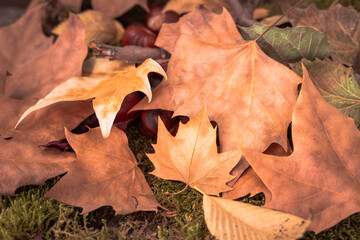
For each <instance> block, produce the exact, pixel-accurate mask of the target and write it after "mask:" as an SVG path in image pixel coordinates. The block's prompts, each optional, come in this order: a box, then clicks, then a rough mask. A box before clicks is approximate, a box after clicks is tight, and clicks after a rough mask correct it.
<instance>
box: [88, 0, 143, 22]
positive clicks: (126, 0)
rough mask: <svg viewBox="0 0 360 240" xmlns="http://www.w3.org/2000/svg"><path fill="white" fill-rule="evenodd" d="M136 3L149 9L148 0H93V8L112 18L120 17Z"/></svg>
mask: <svg viewBox="0 0 360 240" xmlns="http://www.w3.org/2000/svg"><path fill="white" fill-rule="evenodd" d="M136 5H139V6H140V7H142V8H143V9H145V10H146V11H149V8H148V6H147V0H91V6H92V8H93V9H95V10H97V11H100V12H102V13H103V14H105V15H107V16H109V17H112V18H117V17H120V16H121V15H123V14H124V13H125V12H127V11H129V10H130V9H131V8H133V7H135V6H136Z"/></svg>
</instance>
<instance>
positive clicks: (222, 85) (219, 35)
mask: <svg viewBox="0 0 360 240" xmlns="http://www.w3.org/2000/svg"><path fill="white" fill-rule="evenodd" d="M156 44H157V45H158V46H160V47H162V48H164V49H166V50H167V51H169V52H170V53H171V58H170V61H169V65H168V70H167V74H168V78H169V80H168V81H163V82H162V83H160V85H159V86H157V87H156V88H155V90H154V93H153V97H154V98H153V100H152V102H151V103H149V104H148V103H147V102H146V100H142V101H141V102H140V103H139V104H138V105H137V106H136V107H135V109H137V110H138V109H159V108H160V109H166V110H171V111H174V116H176V115H185V116H189V117H190V118H192V117H193V116H194V115H195V114H196V113H197V112H198V111H199V110H200V109H201V108H202V106H203V105H204V104H206V106H207V107H208V113H209V118H210V120H214V121H216V122H217V123H218V126H219V133H220V147H221V151H230V150H233V149H236V146H237V145H242V146H246V147H247V148H252V149H254V150H257V151H259V152H263V151H265V149H267V147H268V146H269V145H270V144H271V143H273V142H277V143H279V144H280V145H281V146H283V147H284V148H286V146H287V128H288V125H289V123H290V121H291V114H292V111H293V107H294V105H295V102H296V99H297V86H298V84H299V83H300V82H301V81H302V80H301V78H300V77H299V76H298V75H296V74H295V73H294V72H292V71H291V70H289V69H288V68H287V67H285V66H283V65H281V64H280V63H278V62H276V61H275V60H273V59H271V58H269V57H268V56H266V55H265V54H264V53H263V52H262V51H261V49H260V48H259V47H258V45H257V44H256V43H255V42H254V41H249V42H246V41H244V40H243V39H242V38H241V36H240V34H239V32H238V30H237V28H236V25H235V23H234V21H233V20H232V18H231V16H230V15H229V13H228V12H227V11H226V10H224V11H223V13H222V14H221V15H216V14H214V13H212V12H210V11H208V10H206V9H204V8H197V9H196V10H194V11H193V12H191V13H189V14H187V15H185V16H184V17H182V18H181V19H180V21H179V22H178V23H175V24H166V25H164V26H163V27H162V29H161V31H160V34H159V36H158V38H157V42H156Z"/></svg>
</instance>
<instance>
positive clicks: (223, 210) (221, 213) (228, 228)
mask: <svg viewBox="0 0 360 240" xmlns="http://www.w3.org/2000/svg"><path fill="white" fill-rule="evenodd" d="M203 208H204V215H205V221H206V225H207V226H208V228H209V230H210V232H211V234H213V235H214V236H215V237H216V238H217V239H219V240H225V239H228V240H263V239H268V240H270V239H273V240H275V239H277V240H285V239H286V240H290V239H296V238H299V237H301V236H302V235H303V233H304V232H305V230H306V228H307V227H308V226H309V224H310V221H309V220H305V219H302V218H300V217H297V216H294V215H291V214H287V213H283V212H278V211H274V210H270V209H267V208H263V207H258V206H254V205H251V204H248V203H242V202H236V201H232V200H229V199H222V198H217V197H210V196H207V195H205V194H204V199H203Z"/></svg>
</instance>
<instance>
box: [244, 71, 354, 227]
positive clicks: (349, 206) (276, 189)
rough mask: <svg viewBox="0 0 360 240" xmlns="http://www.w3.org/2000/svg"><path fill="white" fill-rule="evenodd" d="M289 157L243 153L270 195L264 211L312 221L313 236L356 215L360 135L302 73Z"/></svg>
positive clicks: (350, 120) (347, 119)
mask: <svg viewBox="0 0 360 240" xmlns="http://www.w3.org/2000/svg"><path fill="white" fill-rule="evenodd" d="M292 127H293V128H292V137H293V144H294V152H293V153H292V154H291V155H290V156H289V157H278V156H271V155H265V154H259V153H256V152H254V151H251V150H248V149H243V153H244V155H245V157H246V160H247V161H248V162H249V164H250V165H251V167H252V168H253V169H254V171H255V172H256V174H257V175H258V176H259V177H260V179H261V180H262V182H263V183H264V184H265V186H266V187H267V188H268V189H269V191H270V192H271V201H269V202H266V204H265V206H266V207H268V208H272V209H276V210H280V211H284V212H288V213H291V214H294V215H297V216H300V217H302V218H310V217H311V219H312V224H311V225H310V227H309V230H313V231H315V232H319V231H321V230H324V229H326V228H329V227H331V226H332V225H334V224H336V223H337V222H339V221H340V220H341V219H343V218H345V217H347V216H349V215H350V214H353V213H355V212H358V211H359V210H360V166H359V164H360V162H359V159H360V131H359V130H358V129H357V128H356V126H355V124H354V121H353V120H352V119H351V118H349V117H346V116H344V115H343V114H342V113H341V112H340V111H339V110H337V109H336V108H335V107H333V106H331V105H330V104H329V103H327V102H326V101H325V100H324V99H323V98H322V96H321V95H320V93H319V92H318V91H317V90H316V88H315V86H314V85H313V83H312V81H311V80H310V78H309V75H308V73H307V71H306V69H305V68H304V83H303V85H302V88H301V92H300V96H299V100H298V102H297V104H296V106H295V110H294V114H293V122H292Z"/></svg>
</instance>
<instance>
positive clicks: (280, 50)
mask: <svg viewBox="0 0 360 240" xmlns="http://www.w3.org/2000/svg"><path fill="white" fill-rule="evenodd" d="M268 27H269V26H265V25H262V24H256V25H254V26H252V27H249V28H245V27H240V28H239V30H240V33H241V35H242V37H243V38H244V39H245V40H254V39H256V38H257V37H258V36H260V35H261V34H262V33H263V32H264V31H265V30H266V29H267V28H268ZM257 43H258V45H259V46H260V48H261V49H262V50H263V51H264V52H265V53H266V54H267V55H268V56H270V57H271V58H273V59H275V60H276V61H278V62H280V63H282V64H285V65H287V64H288V63H295V62H299V61H301V60H302V59H303V58H306V59H309V60H314V59H315V58H320V59H323V58H324V57H328V56H329V55H330V49H329V46H328V43H327V34H321V33H319V32H317V31H315V30H314V29H312V28H308V27H297V28H285V29H281V28H277V27H274V28H272V29H270V30H269V31H268V32H267V33H266V34H265V35H264V36H262V37H261V38H260V39H259V40H258V41H257Z"/></svg>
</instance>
